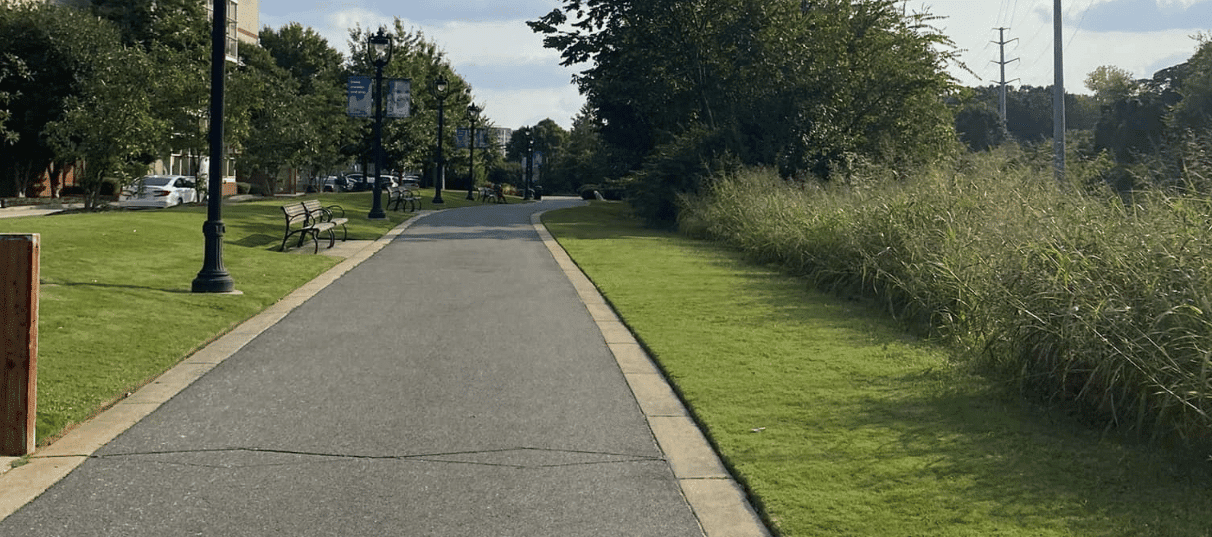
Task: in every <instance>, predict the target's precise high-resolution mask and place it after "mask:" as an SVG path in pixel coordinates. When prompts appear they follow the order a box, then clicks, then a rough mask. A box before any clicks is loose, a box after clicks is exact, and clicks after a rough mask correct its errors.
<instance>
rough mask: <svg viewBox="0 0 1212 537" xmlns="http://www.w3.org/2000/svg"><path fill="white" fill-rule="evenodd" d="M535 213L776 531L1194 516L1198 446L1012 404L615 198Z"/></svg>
mask: <svg viewBox="0 0 1212 537" xmlns="http://www.w3.org/2000/svg"><path fill="white" fill-rule="evenodd" d="M543 220H544V223H545V224H546V225H547V226H548V228H549V229H550V230H551V231H552V233H553V234H554V235H555V236H556V237H557V238H558V240H559V241H560V243H561V244H562V245H563V246H564V248H565V249H566V250H567V251H568V252H569V254H570V255H571V256H572V258H573V259H574V260H575V261H576V262H577V263H578V264H579V265H580V266H581V268H582V269H583V270H584V271H585V272H586V273H587V274H588V275H589V277H590V278H592V279H593V281H594V282H595V283H596V284H597V286H598V287H599V289H601V291H602V293H603V294H604V295H605V296H606V298H607V299H608V300H609V301H610V302H611V303H612V304H613V305H614V307H615V309H616V310H617V311H618V312H619V313H620V315H621V316H622V317H623V318H624V320H625V322H626V323H627V324H628V325H629V326H630V327H631V329H632V330H633V331H634V332H635V333H636V334H637V336H638V337H639V339H640V340H641V341H642V342H643V344H644V345H645V346H646V347H647V348H648V349H649V350H650V352H651V353H652V354H653V355H654V357H655V358H656V359H657V360H658V361H659V363H660V365H661V367H662V368H663V369H664V370H665V372H666V374H667V375H668V376H669V378H670V379H671V381H672V382H673V383H674V384H675V385H676V389H677V390H678V391H679V393H680V394H681V395H682V397H683V398H684V400H685V401H686V402H687V404H688V405H689V406H690V408H691V411H692V412H693V413H694V415H695V416H696V418H697V419H698V420H699V421H700V423H701V424H702V425H703V427H704V429H705V430H706V432H707V433H708V435H709V437H710V438H711V440H712V442H714V443H715V445H716V446H717V448H718V450H719V451H720V453H721V455H722V457H723V458H724V460H725V462H726V463H727V464H728V465H729V467H730V468H731V469H732V470H733V471H734V473H735V474H736V475H737V477H738V478H739V479H740V480H741V481H742V482H743V483H744V484H745V486H746V487H747V488H748V490H749V491H750V493H751V494H752V495H753V497H754V500H755V503H756V504H757V505H758V507H759V509H761V510H762V512H763V515H764V516H765V517H766V519H767V521H768V522H769V523H771V525H772V526H773V527H774V528H776V530H777V531H778V532H779V533H780V534H782V535H787V536H801V535H803V536H806V535H812V536H817V535H866V536H881V535H886V536H906V535H955V536H973V535H1010V536H1012V535H1021V536H1051V535H1057V536H1059V535H1123V536H1142V535H1155V536H1200V535H1212V487H1209V483H1212V479H1210V478H1212V471H1210V468H1209V467H1210V466H1212V463H1210V462H1209V460H1208V459H1207V457H1206V455H1203V454H1199V455H1193V454H1190V453H1182V452H1177V451H1173V450H1168V449H1165V448H1163V447H1160V446H1153V445H1144V444H1140V443H1135V442H1132V441H1125V440H1121V439H1115V438H1108V437H1105V436H1103V435H1101V434H1100V432H1099V431H1096V430H1091V429H1090V428H1088V427H1087V426H1086V425H1083V424H1082V423H1079V422H1077V421H1074V420H1072V419H1070V418H1068V417H1066V416H1063V415H1057V414H1056V413H1054V412H1049V411H1047V410H1043V409H1039V408H1034V407H1031V406H1029V405H1026V404H1024V403H1023V402H1021V401H1020V399H1019V398H1018V397H1016V396H1015V394H1012V393H1009V394H1008V393H1006V391H1005V390H1004V389H1002V388H1001V387H1000V386H998V385H995V384H993V383H991V382H990V381H987V380H984V379H983V378H981V377H977V376H974V375H970V374H967V373H966V372H964V371H961V370H959V369H958V368H955V367H952V365H951V361H950V360H949V359H948V358H949V355H948V351H946V350H945V349H942V348H940V347H937V346H934V345H932V344H930V343H929V342H924V341H921V340H918V339H915V338H913V337H909V336H907V335H906V334H905V333H904V332H903V331H901V330H899V329H898V328H897V327H896V326H895V325H894V324H893V323H892V322H890V321H889V320H888V319H887V318H885V317H884V316H883V315H881V314H879V313H875V312H874V310H872V309H870V308H868V307H866V306H865V305H864V304H862V303H858V302H852V301H846V300H841V299H838V298H835V297H832V296H827V295H823V294H821V293H818V292H816V291H814V290H812V289H809V288H808V286H807V285H806V284H805V283H804V282H803V281H801V280H797V279H795V278H792V277H788V276H785V275H783V274H781V273H779V272H777V271H775V270H772V269H768V268H765V267H760V266H754V265H751V264H746V263H744V262H742V261H740V257H739V256H738V255H736V254H734V253H732V252H730V251H727V250H724V249H722V248H719V247H717V246H714V245H712V244H710V243H706V242H702V241H696V240H691V239H686V238H683V237H680V236H677V235H674V234H669V233H664V232H658V231H653V230H649V229H645V228H642V227H641V226H640V225H639V224H638V223H637V221H636V220H634V219H633V218H631V217H630V215H629V214H628V211H627V209H626V206H625V205H622V204H612V203H595V204H593V205H591V206H590V207H586V208H577V209H569V210H562V211H555V212H551V213H547V214H546V215H545V216H544V219H543Z"/></svg>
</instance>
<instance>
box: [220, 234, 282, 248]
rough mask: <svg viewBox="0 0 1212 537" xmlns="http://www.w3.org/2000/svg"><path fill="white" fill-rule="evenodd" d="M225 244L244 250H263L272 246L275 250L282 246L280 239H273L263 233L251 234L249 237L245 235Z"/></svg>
mask: <svg viewBox="0 0 1212 537" xmlns="http://www.w3.org/2000/svg"><path fill="white" fill-rule="evenodd" d="M226 243H227V244H230V245H232V246H242V247H244V248H263V247H266V246H271V245H272V246H274V249H277V247H278V246H280V245H281V244H282V237H274V236H272V235H267V234H265V233H253V234H251V235H245V236H244V237H242V238H240V239H238V240H229V241H226Z"/></svg>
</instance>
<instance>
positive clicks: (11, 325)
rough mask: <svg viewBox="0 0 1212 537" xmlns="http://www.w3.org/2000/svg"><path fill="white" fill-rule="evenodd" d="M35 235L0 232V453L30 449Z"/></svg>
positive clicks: (35, 364) (33, 389)
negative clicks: (0, 321)
mask: <svg viewBox="0 0 1212 537" xmlns="http://www.w3.org/2000/svg"><path fill="white" fill-rule="evenodd" d="M38 243H39V235H37V234H32V235H0V320H2V321H3V322H2V323H0V455H3V456H10V457H20V456H22V455H27V454H29V453H33V451H34V438H35V437H34V418H35V409H36V407H37V393H38V389H37V388H38V386H37V385H38V269H39V267H38V265H39V246H38Z"/></svg>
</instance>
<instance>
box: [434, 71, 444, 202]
mask: <svg viewBox="0 0 1212 537" xmlns="http://www.w3.org/2000/svg"><path fill="white" fill-rule="evenodd" d="M445 110H446V95H445V94H442V95H440V96H439V97H438V177H437V181H435V184H434V195H433V203H434V204H435V205H437V204H441V203H446V201H445V200H443V199H442V186H443V185H445V184H446V157H445V156H444V155H442V132H443V131H444V130H445V128H444V126H443V124H444V121H445V120H446V116H445Z"/></svg>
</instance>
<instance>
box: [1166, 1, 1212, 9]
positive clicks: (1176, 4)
mask: <svg viewBox="0 0 1212 537" xmlns="http://www.w3.org/2000/svg"><path fill="white" fill-rule="evenodd" d="M1208 1H1209V0H1157V5H1159V6H1161V7H1162V8H1171V9H1174V8H1177V9H1187V8H1189V7H1191V6H1193V5H1195V4H1200V3H1204V2H1208Z"/></svg>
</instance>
